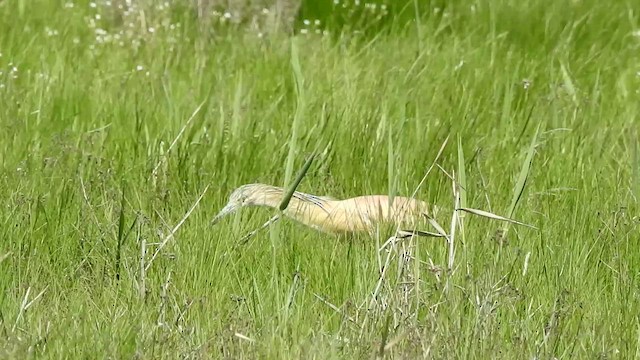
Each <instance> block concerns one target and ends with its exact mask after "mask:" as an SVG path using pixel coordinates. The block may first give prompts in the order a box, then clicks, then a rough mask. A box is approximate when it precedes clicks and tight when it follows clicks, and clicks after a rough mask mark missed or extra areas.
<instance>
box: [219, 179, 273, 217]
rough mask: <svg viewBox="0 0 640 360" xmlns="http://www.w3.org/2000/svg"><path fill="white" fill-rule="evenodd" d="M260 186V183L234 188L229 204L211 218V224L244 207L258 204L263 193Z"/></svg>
mask: <svg viewBox="0 0 640 360" xmlns="http://www.w3.org/2000/svg"><path fill="white" fill-rule="evenodd" d="M260 188H261V185H260V184H247V185H242V186H240V187H239V188H237V189H235V190H233V192H232V193H231V195H229V200H228V201H227V205H225V206H224V207H223V208H222V210H220V212H218V214H217V215H216V216H215V217H214V218H213V220H211V224H215V223H217V222H218V221H220V219H221V218H223V217H225V216H226V215H229V214H231V213H234V212H235V211H237V210H239V209H240V208H242V207H245V206H252V205H257V200H258V198H259V196H260V195H261V194H263V192H262V191H261V189H260Z"/></svg>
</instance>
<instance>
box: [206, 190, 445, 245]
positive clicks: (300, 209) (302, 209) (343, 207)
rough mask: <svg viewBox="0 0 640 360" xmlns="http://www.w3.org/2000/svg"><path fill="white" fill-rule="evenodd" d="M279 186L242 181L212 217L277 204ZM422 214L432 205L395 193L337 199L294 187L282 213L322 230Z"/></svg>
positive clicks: (403, 222) (354, 228) (411, 222)
mask: <svg viewBox="0 0 640 360" xmlns="http://www.w3.org/2000/svg"><path fill="white" fill-rule="evenodd" d="M284 193H285V191H284V190H283V189H282V188H279V187H276V186H271V185H265V184H247V185H242V186H241V187H239V188H237V189H236V190H234V191H233V193H232V194H231V196H230V197H229V201H228V203H227V205H226V206H225V207H224V208H223V209H222V210H221V211H220V213H219V214H218V215H217V216H216V217H215V218H214V220H213V221H214V222H217V221H218V220H219V219H220V218H221V217H223V216H225V215H227V214H229V213H231V212H234V211H236V210H238V209H240V208H242V207H245V206H266V207H271V208H276V209H277V208H278V206H279V205H280V203H281V202H282V199H283V197H284ZM422 214H427V215H429V216H431V214H432V208H431V207H430V206H429V205H428V204H427V203H426V202H423V201H420V200H416V199H411V198H407V197H402V196H396V197H394V198H393V200H392V201H391V200H390V198H389V197H388V196H386V195H366V196H358V197H354V198H349V199H345V200H338V199H334V198H331V197H325V196H316V195H311V194H306V193H303V192H299V191H296V192H294V194H293V196H292V197H291V201H290V202H289V205H288V207H287V208H286V209H285V210H284V215H286V216H287V217H289V218H292V219H294V220H296V221H298V222H300V223H302V224H304V225H307V226H309V227H312V228H314V229H316V230H319V231H322V232H326V233H349V232H372V231H374V230H375V225H376V224H379V223H388V224H393V225H398V226H408V227H414V226H415V225H416V224H417V223H418V222H419V221H420V218H421V217H422Z"/></svg>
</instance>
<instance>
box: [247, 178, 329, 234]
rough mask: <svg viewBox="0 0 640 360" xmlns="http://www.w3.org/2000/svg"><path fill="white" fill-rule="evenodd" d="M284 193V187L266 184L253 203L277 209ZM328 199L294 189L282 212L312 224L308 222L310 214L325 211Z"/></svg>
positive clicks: (326, 210)
mask: <svg viewBox="0 0 640 360" xmlns="http://www.w3.org/2000/svg"><path fill="white" fill-rule="evenodd" d="M284 195H285V191H284V189H282V188H280V187H276V186H268V187H265V191H263V192H262V195H261V196H259V197H258V198H255V199H254V202H253V203H254V205H256V206H267V207H270V208H274V209H278V208H279V207H280V204H281V203H282V199H283V198H284ZM330 200H331V199H330V198H326V197H319V196H316V195H312V194H306V193H303V192H299V191H296V192H294V193H293V195H292V196H291V199H290V200H289V204H288V205H287V208H286V209H285V210H284V213H285V215H287V216H288V217H290V218H293V219H294V220H297V221H300V222H302V223H304V224H306V225H309V226H313V225H314V224H312V223H310V222H309V221H310V219H309V217H310V214H315V213H327V212H328V209H329V208H330V204H329V202H330Z"/></svg>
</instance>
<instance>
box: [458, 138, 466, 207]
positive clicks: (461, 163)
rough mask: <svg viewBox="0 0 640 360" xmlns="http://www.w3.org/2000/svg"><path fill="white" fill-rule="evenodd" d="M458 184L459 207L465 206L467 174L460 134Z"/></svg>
mask: <svg viewBox="0 0 640 360" xmlns="http://www.w3.org/2000/svg"><path fill="white" fill-rule="evenodd" d="M458 185H460V186H459V187H460V189H459V190H458V191H459V193H460V207H463V208H465V207H467V190H466V189H467V175H466V173H465V170H464V152H463V150H462V140H461V139H460V136H458ZM463 216H464V215H463V214H460V217H463Z"/></svg>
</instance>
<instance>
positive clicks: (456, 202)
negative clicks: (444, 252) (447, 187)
mask: <svg viewBox="0 0 640 360" xmlns="http://www.w3.org/2000/svg"><path fill="white" fill-rule="evenodd" d="M455 176H456V174H455V171H454V172H453V173H452V177H451V180H452V184H453V197H454V200H453V201H454V206H453V215H452V216H451V229H450V232H449V262H448V269H449V271H452V270H453V264H454V260H455V256H456V255H455V254H456V253H455V235H456V225H457V220H458V210H457V209H458V208H459V207H460V191H459V189H458V185H457V183H456V178H455Z"/></svg>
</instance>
